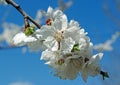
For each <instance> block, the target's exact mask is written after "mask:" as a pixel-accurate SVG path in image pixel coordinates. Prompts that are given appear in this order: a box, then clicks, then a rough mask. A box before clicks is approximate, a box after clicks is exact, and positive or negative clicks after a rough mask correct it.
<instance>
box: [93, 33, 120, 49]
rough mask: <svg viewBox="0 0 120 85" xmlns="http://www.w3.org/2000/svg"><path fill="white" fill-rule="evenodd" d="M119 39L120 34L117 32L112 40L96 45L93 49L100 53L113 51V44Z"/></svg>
mask: <svg viewBox="0 0 120 85" xmlns="http://www.w3.org/2000/svg"><path fill="white" fill-rule="evenodd" d="M118 37H120V32H115V34H113V35H112V38H111V39H110V40H107V41H106V42H104V43H100V44H97V45H94V47H93V48H94V49H96V50H100V51H112V50H113V47H112V44H113V43H114V42H115V41H116V39H117V38H118Z"/></svg>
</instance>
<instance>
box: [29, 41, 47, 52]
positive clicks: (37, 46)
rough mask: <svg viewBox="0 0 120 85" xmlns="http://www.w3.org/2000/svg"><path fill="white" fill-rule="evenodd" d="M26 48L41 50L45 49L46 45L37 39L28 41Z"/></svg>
mask: <svg viewBox="0 0 120 85" xmlns="http://www.w3.org/2000/svg"><path fill="white" fill-rule="evenodd" d="M28 48H29V49H30V51H36V52H38V51H41V50H45V49H46V46H45V45H44V44H43V41H42V40H37V41H34V42H31V43H28Z"/></svg>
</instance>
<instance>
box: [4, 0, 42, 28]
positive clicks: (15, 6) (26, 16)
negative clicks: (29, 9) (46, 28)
mask: <svg viewBox="0 0 120 85" xmlns="http://www.w3.org/2000/svg"><path fill="white" fill-rule="evenodd" d="M5 1H6V2H7V3H8V4H11V5H12V6H13V7H14V8H16V9H17V10H18V11H19V12H20V13H21V14H22V16H23V17H24V18H27V19H29V20H30V21H31V22H32V23H33V24H34V25H36V27H38V28H41V26H40V25H39V24H38V23H37V22H36V21H34V20H33V19H32V18H31V17H30V16H29V15H28V14H27V13H26V12H25V11H24V10H23V9H22V8H21V7H20V6H19V5H18V4H16V3H15V2H14V1H13V0H5Z"/></svg>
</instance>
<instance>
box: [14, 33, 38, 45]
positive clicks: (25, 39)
mask: <svg viewBox="0 0 120 85" xmlns="http://www.w3.org/2000/svg"><path fill="white" fill-rule="evenodd" d="M36 40H37V39H36V38H35V37H33V36H26V35H25V34H24V33H23V32H20V33H18V34H16V35H15V36H14V38H13V43H14V45H17V46H23V45H26V44H27V43H30V42H33V41H36Z"/></svg>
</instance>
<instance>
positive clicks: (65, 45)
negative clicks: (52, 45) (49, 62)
mask: <svg viewBox="0 0 120 85" xmlns="http://www.w3.org/2000/svg"><path fill="white" fill-rule="evenodd" d="M74 44H75V41H74V40H73V39H72V38H70V37H69V38H67V39H64V40H63V41H62V42H61V50H62V51H64V52H65V53H70V52H71V50H72V48H73V46H74Z"/></svg>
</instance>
